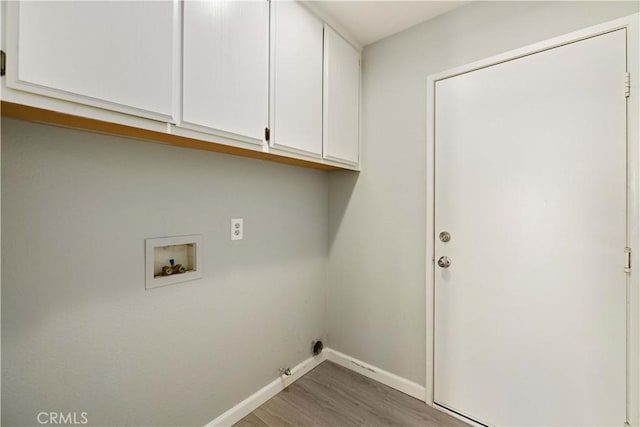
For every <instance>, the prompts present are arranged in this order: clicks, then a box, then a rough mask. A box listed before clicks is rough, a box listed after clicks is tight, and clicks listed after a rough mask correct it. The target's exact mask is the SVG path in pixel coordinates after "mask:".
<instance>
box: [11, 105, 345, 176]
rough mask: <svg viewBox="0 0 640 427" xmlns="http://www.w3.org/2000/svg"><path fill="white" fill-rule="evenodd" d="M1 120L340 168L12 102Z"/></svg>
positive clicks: (279, 161)
mask: <svg viewBox="0 0 640 427" xmlns="http://www.w3.org/2000/svg"><path fill="white" fill-rule="evenodd" d="M0 110H1V114H2V117H11V118H14V119H20V120H25V121H29V122H36V123H44V124H49V125H55V126H62V127H68V128H73V129H82V130H87V131H90V132H97V133H103V134H108V135H116V136H123V137H126V138H134V139H141V140H145V141H149V142H155V143H157V144H165V145H174V146H177V147H185V148H195V149H197V150H206V151H214V152H216V153H223V154H231V155H234V156H241V157H249V158H252V159H259V160H269V161H272V162H277V163H284V164H288V165H293V166H301V167H305V168H312V169H321V170H340V169H341V168H339V167H337V166H332V165H326V164H320V163H314V162H310V161H306V160H300V159H294V158H290V157H285V156H279V155H276V154H271V153H264V152H262V151H255V150H249V149H245V148H239V147H232V146H229V145H225V144H219V143H215V142H207V141H201V140H198V139H194V138H187V137H184V136H179V135H173V134H170V133H164V132H157V131H153V130H147V129H140V128H136V127H133V126H127V125H121V124H117V123H110V122H105V121H102V120H96V119H90V118H86V117H80V116H74V115H71V114H65V113H59V112H56V111H51V110H46V109H42V108H37V107H30V106H27V105H22V104H16V103H13V102H8V101H2V102H1V103H0Z"/></svg>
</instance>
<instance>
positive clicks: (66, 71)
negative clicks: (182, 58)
mask: <svg viewBox="0 0 640 427" xmlns="http://www.w3.org/2000/svg"><path fill="white" fill-rule="evenodd" d="M9 3H10V4H8V7H9V12H10V13H9V16H8V20H9V21H10V24H9V26H10V27H11V28H10V30H9V31H8V37H9V45H8V49H9V52H8V62H9V70H8V82H7V85H8V86H9V87H11V88H14V89H19V90H22V91H28V92H31V93H36V94H40V95H46V96H49V97H53V98H58V99H64V100H69V101H74V102H76V103H81V104H85V105H93V106H97V107H102V108H105V109H108V110H115V111H122V112H125V113H129V114H134V115H139V116H142V117H149V118H154V119H159V120H163V121H171V116H172V113H173V105H174V104H173V99H174V97H173V95H174V91H173V88H174V76H175V73H174V62H175V61H174V58H177V55H175V53H176V52H177V51H176V50H175V48H176V47H177V46H178V45H177V41H178V39H177V34H176V25H175V18H176V16H177V13H178V10H179V9H178V4H177V3H176V2H173V1H157V2H156V1H149V2H147V1H145V2H142V1H21V2H18V3H16V2H9ZM174 43H176V44H174Z"/></svg>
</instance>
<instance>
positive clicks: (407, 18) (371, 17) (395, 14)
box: [312, 0, 469, 46]
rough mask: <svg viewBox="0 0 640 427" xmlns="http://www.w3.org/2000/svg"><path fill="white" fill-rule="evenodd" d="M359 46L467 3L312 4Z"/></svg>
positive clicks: (336, 1)
mask: <svg viewBox="0 0 640 427" xmlns="http://www.w3.org/2000/svg"><path fill="white" fill-rule="evenodd" d="M312 3H313V5H314V6H316V7H317V8H319V9H320V10H322V12H324V13H325V14H326V15H328V16H330V17H331V18H333V19H334V20H335V21H337V23H338V24H340V25H341V26H342V27H343V28H344V29H346V30H347V31H349V32H350V33H351V35H352V36H353V37H355V38H356V39H357V40H358V41H359V42H360V43H361V44H362V46H366V45H368V44H371V43H373V42H375V41H378V40H380V39H382V38H385V37H387V36H390V35H392V34H395V33H398V32H400V31H402V30H405V29H407V28H409V27H412V26H414V25H416V24H419V23H421V22H424V21H427V20H429V19H431V18H435V17H436V16H438V15H441V14H443V13H446V12H448V11H450V10H452V9H456V8H458V7H460V6H464V5H465V4H467V3H469V1H426V0H423V1H370V0H360V1H351V0H346V1H340V0H333V1H332V0H324V1H313V2H312Z"/></svg>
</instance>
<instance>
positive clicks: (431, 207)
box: [425, 13, 640, 426]
mask: <svg viewBox="0 0 640 427" xmlns="http://www.w3.org/2000/svg"><path fill="white" fill-rule="evenodd" d="M639 27H640V13H635V14H633V15H628V16H625V17H622V18H619V19H616V20H613V21H609V22H605V23H603V24H599V25H595V26H591V27H588V28H585V29H582V30H578V31H574V32H571V33H568V34H565V35H562V36H559V37H554V38H552V39H548V40H545V41H542V42H539V43H535V44H532V45H528V46H525V47H522V48H519V49H515V50H511V51H508V52H505V53H502V54H499V55H495V56H492V57H490V58H486V59H483V60H480V61H476V62H473V63H470V64H466V65H463V66H460V67H456V68H452V69H449V70H446V71H443V72H440V73H436V74H432V75H430V76H428V77H427V159H426V161H427V210H426V212H427V218H426V219H427V223H426V232H427V235H426V244H427V248H426V255H427V258H426V333H427V336H426V373H427V375H426V381H425V390H426V394H425V402H426V403H427V404H428V405H431V406H434V402H433V399H434V336H435V329H434V328H435V325H434V313H435V306H434V304H435V298H434V295H435V232H436V230H435V224H434V220H435V199H434V197H435V126H434V125H435V85H436V83H437V82H438V81H440V80H444V79H447V78H450V77H454V76H457V75H460V74H464V73H468V72H472V71H476V70H479V69H482V68H487V67H490V66H493V65H497V64H500V63H503V62H507V61H511V60H514V59H518V58H521V57H524V56H528V55H533V54H536V53H539V52H543V51H545V50H549V49H553V48H557V47H560V46H563V45H567V44H570V43H574V42H577V41H580V40H584V39H588V38H591V37H595V36H598V35H602V34H605V33H609V32H611V31H615V30H619V29H626V36H627V71H628V72H629V73H630V76H631V93H630V96H629V98H627V244H628V246H629V247H630V248H632V253H631V266H632V270H631V273H630V274H629V275H627V311H628V313H627V316H628V317H627V319H628V321H627V405H626V406H627V421H628V423H629V424H630V425H632V426H640V281H638V277H639V275H640V271H639V270H640V256H639V255H640V130H639V123H638V122H639V121H640V120H639V118H640V106H639V102H638V101H639V98H640V92H639V91H638V89H639V88H638V86H639V85H638V83H639V81H640V80H639V79H638V76H639V73H640V67H639V64H638V61H639V58H638V52H639V51H640V46H639V45H640V43H639V41H638V39H639V35H640V34H639V33H638V28H639ZM621 81H622V77H621ZM623 90H624V87H623V86H622V85H621V87H620V92H621V94H622V93H623ZM623 260H624V248H620V269H621V270H622V269H623V266H624V262H623ZM636 266H638V267H636ZM435 407H436V408H437V409H440V410H442V411H444V412H447V413H449V414H450V415H453V416H454V417H457V418H462V417H460V416H459V415H458V414H456V413H453V412H450V411H447V410H446V409H444V408H441V407H439V406H435ZM462 419H464V420H465V421H466V422H469V420H467V419H466V418H462Z"/></svg>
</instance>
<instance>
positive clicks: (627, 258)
mask: <svg viewBox="0 0 640 427" xmlns="http://www.w3.org/2000/svg"><path fill="white" fill-rule="evenodd" d="M624 272H625V273H627V274H629V273H631V248H630V247H626V248H624Z"/></svg>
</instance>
